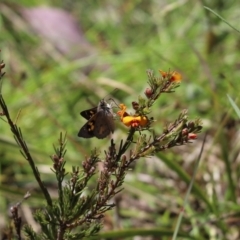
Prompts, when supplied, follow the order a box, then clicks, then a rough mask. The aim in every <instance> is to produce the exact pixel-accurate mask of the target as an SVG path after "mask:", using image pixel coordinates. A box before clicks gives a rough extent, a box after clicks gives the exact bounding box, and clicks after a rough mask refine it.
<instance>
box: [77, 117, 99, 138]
mask: <svg viewBox="0 0 240 240" xmlns="http://www.w3.org/2000/svg"><path fill="white" fill-rule="evenodd" d="M96 116H97V114H95V115H93V116H92V117H91V118H90V119H89V120H88V121H87V122H86V123H85V124H84V125H83V126H82V128H81V129H80V130H79V132H78V137H83V138H92V137H94V136H95V135H94V129H95V122H96V121H95V119H96Z"/></svg>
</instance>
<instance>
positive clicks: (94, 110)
mask: <svg viewBox="0 0 240 240" xmlns="http://www.w3.org/2000/svg"><path fill="white" fill-rule="evenodd" d="M96 113H97V107H94V108H91V109H88V110H84V111H82V112H80V114H81V116H82V117H84V118H85V119H87V120H89V119H90V118H91V117H93V116H94V115H95V114H96Z"/></svg>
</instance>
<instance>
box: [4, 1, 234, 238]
mask: <svg viewBox="0 0 240 240" xmlns="http://www.w3.org/2000/svg"><path fill="white" fill-rule="evenodd" d="M43 5H44V6H45V8H46V7H50V6H51V7H55V8H56V7H57V8H61V9H62V10H64V11H65V12H67V13H69V15H70V16H73V17H74V19H75V20H76V25H74V26H75V27H74V28H73V29H74V31H75V32H77V34H78V37H76V39H77V41H76V42H77V43H79V44H77V43H76V45H75V43H72V46H74V49H73V50H70V51H64V50H65V49H63V48H62V46H65V43H66V42H67V41H68V40H67V35H64V36H63V35H62V36H61V35H60V36H59V35H57V36H58V37H55V38H54V35H52V34H50V33H54V34H57V32H59V31H60V30H59V29H63V28H64V26H65V25H64V24H66V23H67V20H66V18H64V21H59V23H61V24H58V26H59V29H58V28H57V27H55V28H54V31H50V32H49V31H47V25H43V24H42V25H41V32H38V31H37V30H36V28H34V26H32V24H33V21H30V20H31V15H30V13H29V12H28V11H27V10H29V7H35V8H36V7H40V6H43ZM204 6H207V7H209V8H211V9H213V10H214V12H216V13H218V15H220V16H222V17H223V18H224V19H226V20H227V22H229V23H230V25H232V26H235V28H237V29H239V27H238V26H237V24H238V22H239V14H238V9H239V3H238V2H237V1H231V0H230V1H211V3H208V2H207V1H206V2H205V1H131V2H129V1H115V2H112V1H107V0H105V1H95V2H91V1H79V2H73V1H66V2H64V1H62V2H61V3H60V2H59V1H42V2H40V1H37V2H34V1H17V2H16V1H2V2H1V4H0V9H1V34H0V44H1V49H2V54H1V56H2V59H4V60H5V63H7V66H6V72H7V75H6V79H7V81H5V82H4V96H5V101H6V102H7V103H8V108H9V109H11V115H12V117H13V119H14V122H15V119H16V120H17V124H18V125H19V126H21V130H22V132H23V133H24V137H25V140H26V142H27V143H30V145H29V146H28V147H29V149H30V151H31V153H32V154H33V155H34V158H35V164H36V166H37V168H38V170H39V172H40V173H41V175H42V176H43V179H45V184H46V185H47V187H48V189H49V190H50V192H51V194H54V193H56V189H57V188H56V185H55V184H54V183H55V179H54V178H53V175H52V172H51V171H50V170H49V169H50V167H51V165H52V163H51V159H49V155H51V153H52V143H54V142H55V139H56V136H57V135H58V134H59V132H65V131H67V141H68V145H67V146H68V147H67V148H68V153H67V157H68V162H69V164H66V165H65V168H66V172H70V171H71V170H72V169H71V167H70V166H72V165H74V166H77V165H79V164H81V160H82V157H81V156H85V155H88V153H89V152H90V150H91V149H94V147H95V146H99V149H104V148H105V149H106V148H107V146H108V141H107V140H102V141H100V142H99V141H98V140H92V141H84V140H79V139H78V138H77V132H78V130H79V127H81V126H82V125H83V124H84V121H83V119H81V117H80V116H79V112H80V111H82V110H84V109H87V108H90V107H91V104H90V103H91V102H93V103H94V105H97V104H96V103H97V102H99V100H100V99H102V98H104V97H105V96H106V95H107V94H108V93H109V92H111V91H112V89H114V88H116V87H117V88H118V89H119V91H118V92H117V93H115V94H114V96H113V97H114V99H115V101H116V102H117V103H122V102H123V103H124V104H125V105H126V106H127V109H130V106H131V102H132V99H133V96H137V95H139V92H141V93H143V92H144V91H145V89H146V80H145V76H144V75H143V72H144V70H145V69H146V67H151V68H152V69H158V68H161V69H171V70H173V69H176V70H177V71H178V72H180V73H181V74H182V75H183V79H184V81H183V83H182V84H181V90H180V91H176V93H174V94H171V95H168V94H165V95H162V96H161V98H160V99H159V101H157V102H156V103H155V104H154V105H153V106H152V112H151V115H153V116H154V119H155V120H156V121H155V122H154V123H153V128H154V129H155V131H156V134H159V133H161V130H162V129H163V127H164V126H166V125H167V123H169V122H171V121H172V119H174V118H175V119H176V118H177V117H178V115H179V112H180V109H184V108H186V107H187V108H188V113H189V114H190V118H194V117H196V116H200V117H201V119H202V120H203V125H204V129H208V130H209V133H208V136H207V139H206V143H205V150H204V152H203V155H202V160H201V164H200V166H199V169H198V172H197V175H196V181H195V185H197V187H196V186H193V192H192V193H191V195H190V199H189V204H188V206H187V207H186V208H185V211H184V213H183V215H184V216H183V219H182V224H181V226H180V230H181V232H185V233H187V234H188V236H189V237H196V238H198V239H238V238H239V230H238V224H239V189H238V182H239V157H238V155H239V154H238V153H239V140H238V120H237V119H236V116H235V113H234V112H233V111H232V109H231V108H229V106H230V103H229V101H228V99H227V96H226V94H228V95H229V96H232V97H233V99H235V97H236V96H237V89H238V87H239V81H237V79H238V78H239V51H238V49H239V34H238V33H237V32H236V31H234V30H233V29H232V28H230V27H229V26H228V25H227V24H226V23H225V22H223V21H222V20H221V19H220V18H218V17H217V16H216V15H215V14H213V13H212V12H210V11H208V10H207V9H206V8H204ZM23 8H24V9H23ZM41 15H42V16H44V15H43V14H42V12H41ZM34 16H35V19H36V16H37V15H36V14H35V15H34ZM45 18H46V17H45ZM46 19H47V18H46ZM76 26H78V28H79V29H76ZM35 27H36V26H35ZM68 27H69V25H68ZM33 29H34V30H33ZM44 30H45V31H46V32H47V34H45V35H44ZM33 33H34V34H33ZM51 37H52V38H51ZM71 39H73V37H71ZM64 40H65V41H64ZM60 43H61V44H63V45H61V44H60ZM96 88H97V91H95V90H94V91H93V89H96ZM236 104H237V105H239V104H238V101H237V99H236ZM129 113H130V112H129ZM4 125H5V124H3V123H2V122H1V123H0V130H1V136H0V154H1V186H0V188H1V189H0V190H1V196H0V197H1V201H0V202H1V206H0V211H1V216H4V219H6V217H7V209H8V208H9V206H13V205H15V204H16V202H19V201H21V199H22V198H23V196H24V195H25V193H26V192H27V191H28V190H31V195H32V196H31V197H30V198H28V199H27V201H24V202H23V204H21V209H23V211H24V212H25V213H26V211H29V209H30V208H29V206H31V209H35V208H36V207H38V206H39V204H40V205H41V204H42V203H43V201H42V199H43V198H42V195H41V194H40V193H39V189H38V186H37V184H36V182H35V181H34V180H33V176H32V172H31V169H30V167H29V165H27V164H26V162H25V160H24V158H23V157H22V156H21V155H20V154H19V147H18V145H17V144H16V143H15V142H14V141H13V139H12V137H11V131H10V130H9V129H8V128H6V127H5V126H4ZM116 129H117V130H116V131H115V133H114V136H115V137H116V138H117V139H121V138H124V136H125V135H124V134H126V127H125V126H123V125H122V124H121V121H118V122H117V127H116ZM201 142H202V137H201V135H200V136H199V144H198V143H197V144H193V145H192V146H187V147H179V148H174V149H172V150H171V151H165V152H164V153H158V154H157V155H156V156H155V157H151V158H142V159H141V160H140V161H137V164H133V165H132V166H131V169H132V171H130V172H128V177H127V178H126V179H125V182H124V185H123V187H124V191H122V192H121V193H119V194H118V195H117V196H118V197H116V198H115V199H114V202H115V204H116V208H115V209H114V210H113V211H110V212H109V213H108V214H106V215H105V218H104V229H103V231H102V232H103V234H104V233H105V234H106V235H105V236H108V237H111V234H112V236H119V237H120V236H121V237H125V238H127V237H129V238H131V236H134V235H142V236H146V235H152V236H153V235H154V233H156V232H155V231H157V230H158V229H159V228H160V227H161V228H164V229H165V230H166V231H165V232H164V231H163V232H161V234H160V233H159V232H158V233H156V234H160V235H161V237H162V238H163V239H164V236H165V239H168V238H169V236H171V235H173V230H172V229H174V226H175V223H176V221H177V217H178V216H179V214H180V212H181V208H182V206H183V199H184V195H185V194H186V191H187V186H188V185H189V183H190V180H191V177H192V176H193V164H194V161H195V160H196V158H197V156H198V154H199V151H200V150H199V149H200V146H201V144H202V143H201ZM91 184H92V185H91V186H92V187H93V186H94V181H93V182H92V183H91ZM201 193H204V194H203V195H201ZM111 212H112V214H111ZM25 215H26V214H25ZM26 216H28V215H26ZM26 218H27V217H26ZM0 221H1V222H0V223H1V226H6V221H5V220H4V221H3V220H2V217H1V219H0ZM24 221H26V222H31V223H34V221H33V220H31V219H29V218H27V219H24ZM2 223H3V224H2ZM140 228H141V229H140ZM113 230H115V231H116V232H114V231H113ZM107 234H110V235H107ZM114 234H116V235H114ZM115 238H116V237H115Z"/></svg>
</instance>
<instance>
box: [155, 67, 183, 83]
mask: <svg viewBox="0 0 240 240" xmlns="http://www.w3.org/2000/svg"><path fill="white" fill-rule="evenodd" d="M159 72H160V73H161V75H162V77H163V78H169V81H171V82H176V83H179V82H181V80H182V75H181V74H180V73H178V72H176V71H173V72H164V71H162V70H159Z"/></svg>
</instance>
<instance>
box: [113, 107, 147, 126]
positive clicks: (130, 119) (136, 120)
mask: <svg viewBox="0 0 240 240" xmlns="http://www.w3.org/2000/svg"><path fill="white" fill-rule="evenodd" d="M119 107H120V109H121V110H120V111H118V112H117V114H118V115H119V116H120V119H121V121H122V122H123V124H124V125H125V126H127V127H134V128H136V127H145V126H146V125H147V124H148V118H147V117H146V116H131V115H129V114H128V113H127V112H126V109H127V107H126V106H125V105H124V104H122V103H121V104H119Z"/></svg>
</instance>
